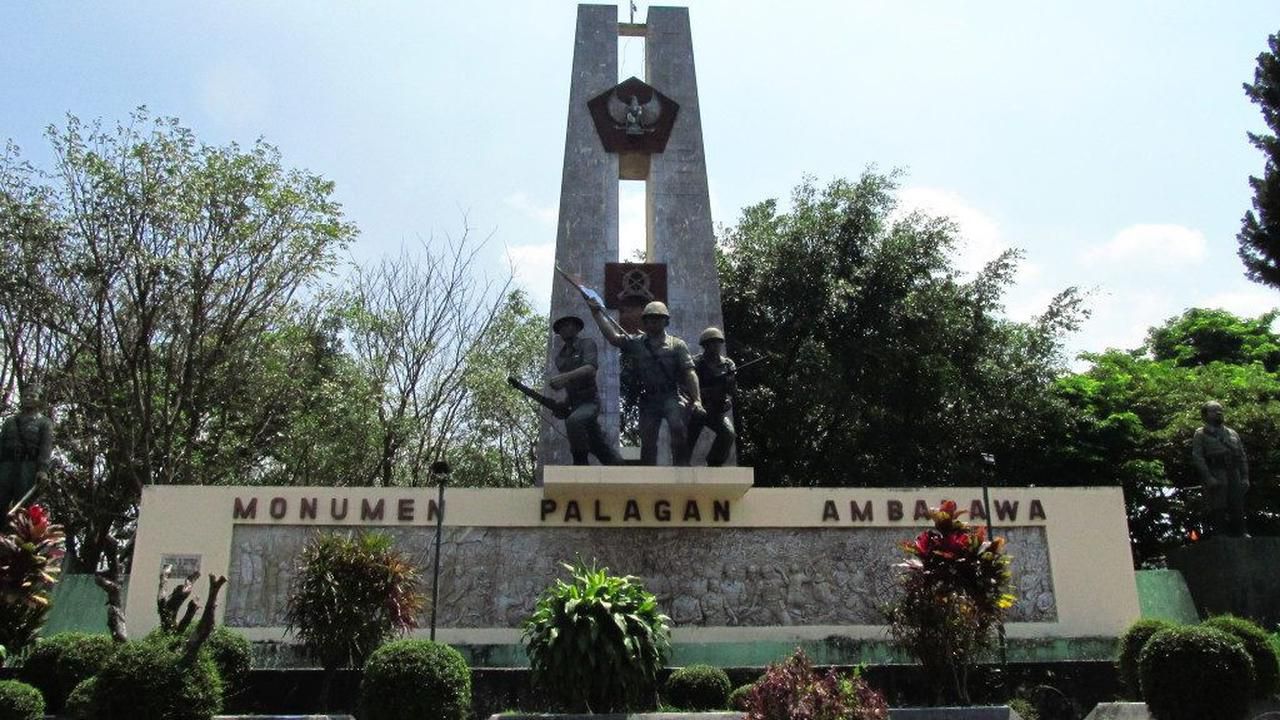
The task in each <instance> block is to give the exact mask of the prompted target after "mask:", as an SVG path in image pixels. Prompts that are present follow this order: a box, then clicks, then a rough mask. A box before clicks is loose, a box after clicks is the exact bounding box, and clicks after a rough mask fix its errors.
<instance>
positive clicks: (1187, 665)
mask: <svg viewBox="0 0 1280 720" xmlns="http://www.w3.org/2000/svg"><path fill="white" fill-rule="evenodd" d="M1138 667H1139V669H1140V672H1141V676H1142V699H1143V700H1144V701H1145V702H1146V703H1147V709H1148V710H1150V712H1151V715H1152V716H1153V717H1154V718H1155V719H1156V720H1242V719H1243V718H1244V717H1245V715H1246V714H1247V713H1248V710H1249V702H1250V699H1251V698H1252V697H1253V662H1252V661H1251V660H1250V659H1249V654H1248V653H1247V652H1246V651H1245V649H1244V646H1243V644H1241V642H1240V641H1239V640H1237V639H1236V638H1235V637H1234V636H1232V635H1228V634H1227V633H1224V632H1222V631H1221V630H1215V629H1213V628H1207V627H1200V626H1189V627H1173V628H1168V629H1166V630H1161V631H1160V632H1158V633H1156V634H1155V635H1152V636H1151V639H1150V640H1148V641H1147V644H1146V646H1144V647H1143V648H1142V653H1141V654H1140V655H1139V656H1138Z"/></svg>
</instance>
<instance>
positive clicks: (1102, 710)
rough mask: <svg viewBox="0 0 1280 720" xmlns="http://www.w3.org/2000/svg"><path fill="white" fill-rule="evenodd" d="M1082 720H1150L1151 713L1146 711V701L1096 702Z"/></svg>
mask: <svg viewBox="0 0 1280 720" xmlns="http://www.w3.org/2000/svg"><path fill="white" fill-rule="evenodd" d="M1084 720H1151V713H1149V712H1147V704H1146V703H1140V702H1112V703H1098V705H1097V707H1095V708H1094V709H1093V711H1092V712H1090V713H1089V714H1088V715H1086V716H1085V718H1084Z"/></svg>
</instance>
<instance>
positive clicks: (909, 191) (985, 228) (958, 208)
mask: <svg viewBox="0 0 1280 720" xmlns="http://www.w3.org/2000/svg"><path fill="white" fill-rule="evenodd" d="M913 211H920V212H922V213H924V214H926V215H931V216H935V217H948V218H951V220H952V221H953V222H955V224H956V226H957V227H958V228H959V229H960V242H959V244H958V245H957V247H956V249H955V251H954V253H953V259H954V260H955V264H956V268H957V269H959V270H960V271H961V272H965V273H975V272H977V271H979V270H981V269H982V266H983V265H986V264H987V263H988V262H990V261H991V260H994V259H995V257H996V256H997V255H999V254H1000V253H1001V252H1003V251H1005V250H1006V249H1008V247H1009V246H1008V243H1006V242H1005V241H1004V239H1003V238H1002V237H1001V233H1000V226H999V225H998V224H996V221H995V220H993V219H992V218H991V217H990V216H989V215H987V214H986V213H984V212H982V211H981V210H978V209H977V208H975V207H973V206H972V205H969V204H968V203H967V202H965V200H964V198H962V197H960V196H959V195H957V194H956V193H954V192H951V191H950V190H943V189H940V188H929V187H907V188H902V189H901V190H899V191H898V207H897V209H896V210H895V211H894V218H893V219H897V218H898V217H901V216H903V215H907V214H909V213H911V212H913Z"/></svg>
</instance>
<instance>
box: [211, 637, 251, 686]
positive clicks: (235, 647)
mask: <svg viewBox="0 0 1280 720" xmlns="http://www.w3.org/2000/svg"><path fill="white" fill-rule="evenodd" d="M204 647H205V649H206V650H208V652H209V657H210V658H212V659H213V664H214V666H216V667H217V668H218V677H219V678H221V679H222V699H223V701H224V704H225V701H226V700H229V699H231V698H233V697H235V696H236V695H237V694H239V693H240V692H241V691H242V690H244V687H245V681H246V680H248V678H249V670H251V669H252V668H253V649H252V646H250V644H249V641H248V640H246V639H245V637H244V636H243V635H241V634H240V633H238V632H235V631H233V630H228V629H227V628H225V627H222V626H221V625H219V626H218V627H216V628H214V629H213V632H212V633H210V634H209V639H208V640H206V641H205V645H204Z"/></svg>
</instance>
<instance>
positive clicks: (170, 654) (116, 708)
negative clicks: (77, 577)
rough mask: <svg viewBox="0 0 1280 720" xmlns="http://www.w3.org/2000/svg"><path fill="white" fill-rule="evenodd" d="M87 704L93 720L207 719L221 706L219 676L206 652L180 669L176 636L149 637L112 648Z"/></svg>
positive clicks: (95, 679) (94, 680) (180, 656)
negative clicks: (113, 651)
mask: <svg viewBox="0 0 1280 720" xmlns="http://www.w3.org/2000/svg"><path fill="white" fill-rule="evenodd" d="M79 690H80V687H79V686H77V689H76V691H77V692H78V691H79ZM73 694H75V693H74V692H73ZM79 701H80V698H77V702H79ZM86 704H87V706H88V707H87V708H84V709H87V710H89V712H90V713H91V715H92V717H94V718H95V720H210V719H211V718H212V717H213V716H214V715H215V714H217V712H218V711H219V710H221V709H222V680H221V679H220V678H219V677H218V668H217V666H216V665H214V663H213V658H212V657H210V655H209V653H208V652H203V651H202V652H201V653H200V655H199V656H198V657H197V659H196V661H195V662H194V663H192V664H191V665H190V666H187V667H183V664H182V651H181V647H180V644H179V643H178V642H177V641H176V640H175V639H174V638H172V637H170V636H165V635H156V636H148V637H147V638H145V639H143V640H141V641H138V642H130V643H126V644H124V645H122V646H120V648H119V649H118V650H116V653H115V654H114V655H113V656H112V657H111V659H110V660H108V661H107V663H106V665H104V666H103V667H102V671H101V672H99V673H98V674H97V675H96V676H95V677H94V678H93V682H92V693H91V695H90V696H89V697H88V698H87V703H86ZM79 707H81V708H83V706H79Z"/></svg>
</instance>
